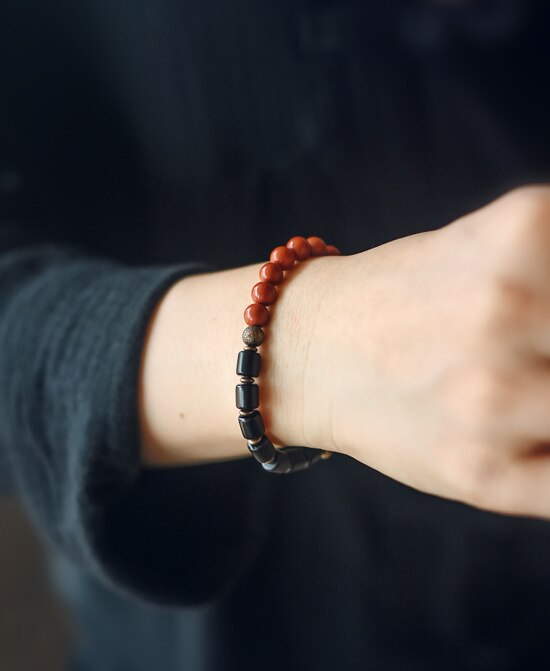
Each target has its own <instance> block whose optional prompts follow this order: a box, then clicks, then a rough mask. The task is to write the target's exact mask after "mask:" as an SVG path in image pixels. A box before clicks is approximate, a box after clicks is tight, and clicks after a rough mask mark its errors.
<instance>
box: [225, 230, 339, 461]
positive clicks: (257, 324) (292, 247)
mask: <svg viewBox="0 0 550 671" xmlns="http://www.w3.org/2000/svg"><path fill="white" fill-rule="evenodd" d="M339 254H340V251H339V250H338V249H337V248H336V247H334V246H333V245H327V244H325V242H324V241H323V240H322V239H321V238H318V237H315V236H312V237H310V238H307V239H306V238H302V237H299V236H297V237H294V238H291V239H290V240H289V241H288V242H287V244H286V246H280V247H275V249H274V250H273V251H272V252H271V254H270V257H269V262H268V263H265V264H264V265H263V266H262V267H261V268H260V282H258V283H257V284H255V285H254V286H253V287H252V300H253V301H254V302H253V303H252V304H251V305H249V306H248V307H247V308H246V310H245V311H244V321H245V322H246V324H247V326H246V328H245V329H244V331H243V335H242V338H243V342H244V344H245V347H244V349H242V350H241V351H240V352H239V355H238V357H237V375H240V376H241V380H240V382H241V383H240V384H238V385H237V387H236V389H235V396H236V405H237V408H238V409H239V411H240V413H239V425H240V427H241V431H242V434H243V436H244V438H245V439H246V440H247V445H248V449H249V450H250V453H251V454H252V456H253V457H254V458H255V459H256V461H258V462H259V463H260V464H261V465H262V466H263V468H264V469H265V470H266V471H268V472H269V473H291V472H294V471H299V470H303V469H305V468H309V466H311V465H312V464H314V463H315V462H317V461H319V459H326V458H328V457H329V456H330V452H326V451H324V450H318V449H315V448H308V447H284V448H276V447H275V446H274V445H273V443H272V441H271V440H270V439H269V438H268V437H267V436H266V434H265V426H264V422H263V419H262V416H261V414H260V411H259V410H258V409H257V408H258V406H259V405H260V393H259V387H258V385H257V384H256V383H255V378H256V377H257V376H258V375H259V373H260V367H261V362H262V357H261V355H260V354H259V353H258V347H259V346H260V345H261V344H262V342H263V340H264V331H263V329H262V326H265V325H266V324H267V323H268V322H269V319H270V317H271V314H270V312H269V310H268V308H267V306H268V305H273V303H275V301H276V300H277V289H276V287H275V285H276V284H280V283H281V282H282V281H283V278H284V272H285V271H286V270H289V269H290V268H292V266H293V265H294V264H295V263H296V262H299V261H305V260H306V259H308V258H310V257H312V256H336V255H339Z"/></svg>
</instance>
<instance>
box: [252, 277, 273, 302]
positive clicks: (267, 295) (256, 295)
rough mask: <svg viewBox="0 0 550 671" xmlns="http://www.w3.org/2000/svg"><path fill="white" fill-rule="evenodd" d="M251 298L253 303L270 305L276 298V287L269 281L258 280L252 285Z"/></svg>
mask: <svg viewBox="0 0 550 671" xmlns="http://www.w3.org/2000/svg"><path fill="white" fill-rule="evenodd" d="M252 300H253V301H254V302H255V303H262V304H263V305H271V304H272V303H275V301H276V300H277V289H275V287H274V286H273V285H272V284H270V283H269V282H258V284H255V285H254V286H253V287H252Z"/></svg>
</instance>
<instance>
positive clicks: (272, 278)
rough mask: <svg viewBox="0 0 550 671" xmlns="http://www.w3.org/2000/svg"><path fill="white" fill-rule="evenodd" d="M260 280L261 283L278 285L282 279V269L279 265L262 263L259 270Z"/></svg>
mask: <svg viewBox="0 0 550 671" xmlns="http://www.w3.org/2000/svg"><path fill="white" fill-rule="evenodd" d="M260 279H261V280H262V282H270V283H271V284H279V282H281V281H282V279H283V268H282V266H281V265H280V264H279V263H264V265H263V266H262V267H261V268H260Z"/></svg>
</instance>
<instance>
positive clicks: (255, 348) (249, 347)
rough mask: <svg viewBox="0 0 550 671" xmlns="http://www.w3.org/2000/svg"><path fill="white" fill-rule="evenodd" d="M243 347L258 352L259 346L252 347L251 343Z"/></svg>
mask: <svg viewBox="0 0 550 671" xmlns="http://www.w3.org/2000/svg"><path fill="white" fill-rule="evenodd" d="M243 349H251V350H252V351H253V352H257V351H258V348H257V347H251V346H250V345H245V346H244V347H243Z"/></svg>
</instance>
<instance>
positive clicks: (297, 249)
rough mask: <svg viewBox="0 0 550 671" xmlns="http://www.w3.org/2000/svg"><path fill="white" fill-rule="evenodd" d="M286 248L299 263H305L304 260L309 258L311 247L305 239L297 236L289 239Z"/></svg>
mask: <svg viewBox="0 0 550 671" xmlns="http://www.w3.org/2000/svg"><path fill="white" fill-rule="evenodd" d="M286 246H287V247H288V248H289V249H292V251H293V252H294V254H296V258H297V259H298V260H299V261H305V259H308V258H309V257H310V256H311V245H310V244H309V242H308V241H307V240H306V239H305V238H302V237H301V236H299V235H296V236H295V237H293V238H290V240H289V241H288V242H287V243H286Z"/></svg>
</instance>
